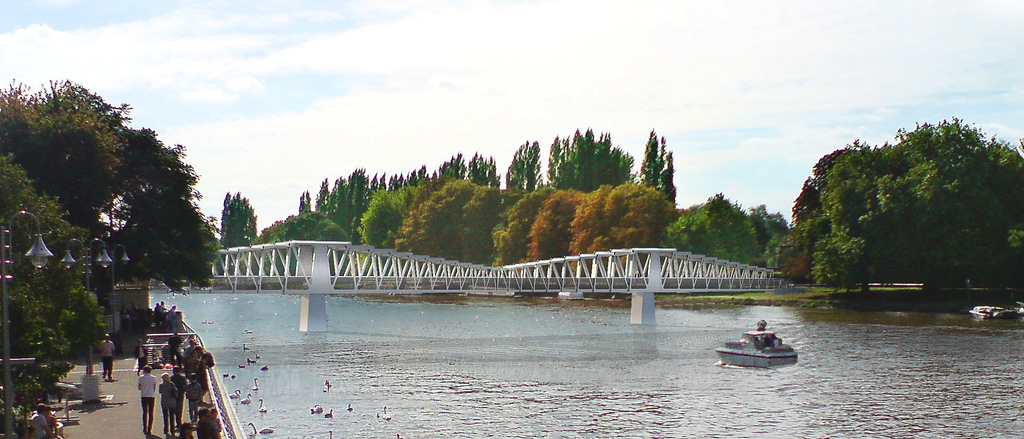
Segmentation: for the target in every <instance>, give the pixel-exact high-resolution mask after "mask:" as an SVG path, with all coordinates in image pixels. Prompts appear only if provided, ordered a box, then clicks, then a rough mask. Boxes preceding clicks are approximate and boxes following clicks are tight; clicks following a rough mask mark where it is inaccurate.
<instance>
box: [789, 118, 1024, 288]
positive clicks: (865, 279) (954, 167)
mask: <svg viewBox="0 0 1024 439" xmlns="http://www.w3.org/2000/svg"><path fill="white" fill-rule="evenodd" d="M834 159H835V160H834V162H833V163H832V165H831V166H830V167H829V169H828V170H827V172H825V173H824V176H825V182H826V184H824V185H820V186H821V189H820V190H819V191H818V199H819V201H820V208H819V209H817V210H814V209H801V210H800V212H801V217H800V221H797V222H796V230H797V232H800V233H801V234H804V235H814V233H813V232H817V235H815V236H817V238H818V239H817V240H816V241H814V242H813V266H812V275H813V276H814V278H815V280H817V281H820V282H825V283H828V284H830V285H834V286H838V287H846V288H851V287H854V286H858V285H859V286H860V287H861V289H867V286H868V284H869V283H872V282H922V283H924V284H925V286H926V288H937V287H954V286H960V285H962V284H963V280H964V279H971V281H972V284H974V285H979V284H980V285H990V286H1018V285H1021V284H1024V282H1022V281H1021V280H1020V278H1019V276H1016V275H1014V274H1011V273H1015V272H1016V271H1017V268H1019V267H1020V266H1021V265H1022V263H1024V258H1022V257H1024V255H1022V254H1021V252H1020V251H1019V249H1017V248H1015V247H1014V245H1013V242H1014V237H1015V236H1018V233H1019V232H1020V231H1021V230H1024V192H1022V191H1020V189H1019V188H1021V187H1024V158H1022V157H1021V153H1020V151H1019V150H1017V149H1015V148H1013V147H1011V146H1010V145H1009V144H1007V143H1005V142H1001V141H998V140H996V139H993V138H986V136H985V134H984V133H982V132H981V131H980V130H979V129H978V128H975V127H972V126H968V125H965V124H964V123H963V122H961V121H960V120H958V119H953V120H952V121H943V122H941V123H939V124H936V125H931V124H922V125H918V126H917V127H916V129H915V130H913V131H906V130H900V131H899V132H898V133H897V136H896V143H895V144H893V145H890V144H884V145H882V146H881V147H868V146H866V145H860V144H856V143H855V144H854V145H852V146H850V147H847V148H846V150H845V151H844V152H843V153H842V154H838V155H836V156H835V157H834ZM815 173H816V174H817V173H818V170H817V169H815ZM805 204H811V203H805ZM799 207H803V206H799ZM796 208H797V207H794V209H796ZM815 225H819V228H818V229H816V230H814V231H813V232H812V233H809V232H807V228H808V227H812V226H815Z"/></svg>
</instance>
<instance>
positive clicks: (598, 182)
mask: <svg viewBox="0 0 1024 439" xmlns="http://www.w3.org/2000/svg"><path fill="white" fill-rule="evenodd" d="M632 168H633V158H632V157H630V156H629V154H626V153H625V152H623V151H622V150H621V149H620V148H618V147H613V146H612V138H611V134H601V136H600V138H599V139H597V140H595V137H594V132H593V131H592V130H589V129H588V130H587V132H586V133H583V134H581V133H580V132H579V131H576V134H575V135H574V136H573V139H572V143H569V142H568V140H567V139H566V140H562V141H559V139H558V138H557V137H556V138H555V142H554V143H553V144H552V145H551V156H550V160H549V163H548V182H549V183H550V184H551V186H553V187H554V188H556V189H576V190H580V191H583V192H590V191H593V190H596V189H597V188H599V187H601V186H603V185H611V186H618V185H620V184H623V183H628V182H630V181H631V180H632V175H631V174H630V172H631V170H632Z"/></svg>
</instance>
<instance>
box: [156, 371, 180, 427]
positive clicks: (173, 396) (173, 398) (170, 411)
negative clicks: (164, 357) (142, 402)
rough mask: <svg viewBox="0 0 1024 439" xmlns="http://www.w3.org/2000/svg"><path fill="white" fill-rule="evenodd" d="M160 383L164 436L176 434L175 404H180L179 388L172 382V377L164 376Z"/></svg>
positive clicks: (161, 377)
mask: <svg viewBox="0 0 1024 439" xmlns="http://www.w3.org/2000/svg"><path fill="white" fill-rule="evenodd" d="M160 379H161V380H163V382H162V383H160V413H161V414H163V416H164V434H165V435H166V434H174V432H175V427H176V425H175V418H174V412H175V408H174V404H175V403H177V402H178V388H177V387H175V386H174V383H173V382H171V375H169V374H166V373H165V374H163V375H161V376H160Z"/></svg>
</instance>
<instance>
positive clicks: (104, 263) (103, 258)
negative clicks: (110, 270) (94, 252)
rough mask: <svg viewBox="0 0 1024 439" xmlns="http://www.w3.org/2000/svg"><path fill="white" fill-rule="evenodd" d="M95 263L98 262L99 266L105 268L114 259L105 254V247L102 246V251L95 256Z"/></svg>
mask: <svg viewBox="0 0 1024 439" xmlns="http://www.w3.org/2000/svg"><path fill="white" fill-rule="evenodd" d="M96 263H97V264H100V267H103V268H107V267H109V266H110V264H112V263H114V261H113V260H112V259H110V255H108V254H107V249H105V248H104V249H103V252H102V253H100V255H99V257H97V258H96Z"/></svg>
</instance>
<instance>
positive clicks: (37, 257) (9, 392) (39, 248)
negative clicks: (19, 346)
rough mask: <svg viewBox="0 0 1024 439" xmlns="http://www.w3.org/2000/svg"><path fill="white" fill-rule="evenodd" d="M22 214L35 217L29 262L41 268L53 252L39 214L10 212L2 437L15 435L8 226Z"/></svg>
mask: <svg viewBox="0 0 1024 439" xmlns="http://www.w3.org/2000/svg"><path fill="white" fill-rule="evenodd" d="M22 215H28V216H31V217H32V219H34V220H35V221H36V242H35V244H33V245H32V248H31V249H30V250H29V251H28V253H25V256H28V257H29V259H31V260H32V265H34V266H35V267H36V268H37V269H38V268H43V266H45V265H46V262H47V261H48V260H49V258H50V256H53V253H50V249H48V248H46V243H45V242H43V231H42V226H40V224H39V218H37V217H36V216H35V215H34V214H32V213H31V212H29V211H27V210H22V211H19V212H17V213H15V214H14V215H13V216H11V220H10V221H9V222H8V227H7V228H5V229H3V231H2V233H0V253H2V254H0V273H2V277H3V280H2V283H3V305H4V312H3V327H4V358H3V361H4V437H7V438H13V437H14V383H13V380H12V379H11V319H10V313H9V311H8V308H10V302H9V301H8V297H7V281H8V280H9V279H11V278H13V277H14V266H13V264H14V254H13V250H14V249H13V248H12V244H11V242H12V233H11V229H13V228H14V219H15V218H17V217H19V216H22ZM8 265H11V269H10V273H8V269H7V266H8Z"/></svg>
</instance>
